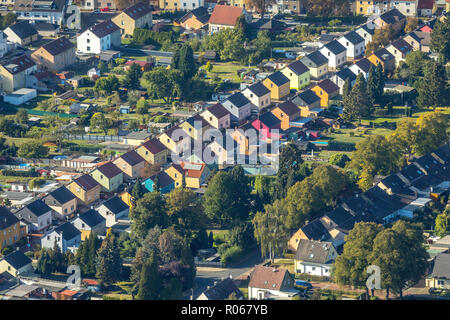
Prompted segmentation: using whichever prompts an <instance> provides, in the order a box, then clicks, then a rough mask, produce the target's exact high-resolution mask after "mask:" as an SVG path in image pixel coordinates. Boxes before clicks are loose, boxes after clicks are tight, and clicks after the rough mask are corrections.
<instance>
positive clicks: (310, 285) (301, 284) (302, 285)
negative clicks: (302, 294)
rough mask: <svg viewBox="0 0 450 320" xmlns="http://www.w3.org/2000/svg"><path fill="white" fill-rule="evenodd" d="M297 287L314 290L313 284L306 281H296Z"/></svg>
mask: <svg viewBox="0 0 450 320" xmlns="http://www.w3.org/2000/svg"><path fill="white" fill-rule="evenodd" d="M295 285H296V286H301V287H305V288H307V289H312V284H311V283H309V282H308V281H304V280H295Z"/></svg>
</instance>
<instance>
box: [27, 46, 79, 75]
mask: <svg viewBox="0 0 450 320" xmlns="http://www.w3.org/2000/svg"><path fill="white" fill-rule="evenodd" d="M31 59H33V60H34V62H35V63H36V64H37V65H40V66H41V68H43V69H45V70H48V71H51V72H57V71H61V70H64V69H66V68H67V67H68V66H70V65H72V64H74V63H75V61H76V56H75V45H74V44H73V43H72V42H70V41H69V40H68V39H67V38H65V37H61V38H58V39H56V40H53V41H50V42H49V43H46V44H44V45H43V46H42V47H40V48H39V49H37V50H36V51H34V52H33V53H32V54H31Z"/></svg>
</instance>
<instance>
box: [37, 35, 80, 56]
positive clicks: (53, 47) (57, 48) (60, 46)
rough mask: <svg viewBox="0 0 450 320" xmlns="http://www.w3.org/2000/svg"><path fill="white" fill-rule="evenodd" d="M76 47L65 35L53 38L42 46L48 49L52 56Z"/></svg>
mask: <svg viewBox="0 0 450 320" xmlns="http://www.w3.org/2000/svg"><path fill="white" fill-rule="evenodd" d="M74 47H75V45H74V44H73V43H72V42H70V41H69V40H68V39H67V38H65V37H61V38H59V39H56V40H53V41H51V42H49V43H47V44H44V45H43V46H42V48H43V49H45V50H47V51H48V53H50V54H51V55H52V56H56V55H58V54H60V53H63V52H66V51H67V50H70V49H72V48H74Z"/></svg>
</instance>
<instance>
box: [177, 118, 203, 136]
mask: <svg viewBox="0 0 450 320" xmlns="http://www.w3.org/2000/svg"><path fill="white" fill-rule="evenodd" d="M208 127H209V123H208V122H207V121H206V120H205V119H203V118H202V117H201V116H200V115H198V114H196V115H195V116H193V117H190V118H188V119H186V121H184V122H183V123H181V124H180V128H182V129H183V130H184V131H186V133H187V134H188V135H189V136H190V137H191V138H192V139H195V140H198V139H200V140H202V138H203V133H204V132H205V130H206V129H207V128H208Z"/></svg>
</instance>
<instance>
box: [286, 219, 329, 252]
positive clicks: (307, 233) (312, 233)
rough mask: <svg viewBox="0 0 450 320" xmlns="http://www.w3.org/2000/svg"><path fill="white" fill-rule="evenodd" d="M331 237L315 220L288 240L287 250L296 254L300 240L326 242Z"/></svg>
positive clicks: (318, 221) (319, 222) (320, 223)
mask: <svg viewBox="0 0 450 320" xmlns="http://www.w3.org/2000/svg"><path fill="white" fill-rule="evenodd" d="M330 237H331V235H330V233H329V232H328V230H327V229H326V228H325V227H324V225H323V224H322V222H321V221H320V220H319V219H315V220H313V221H311V222H309V223H307V224H306V225H304V226H303V227H301V228H300V229H298V230H297V231H296V232H295V233H294V234H293V235H292V237H291V238H290V239H289V242H288V248H289V250H291V251H292V252H297V249H298V245H299V243H300V240H302V239H305V240H317V241H319V240H320V241H327V240H329V239H330Z"/></svg>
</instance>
